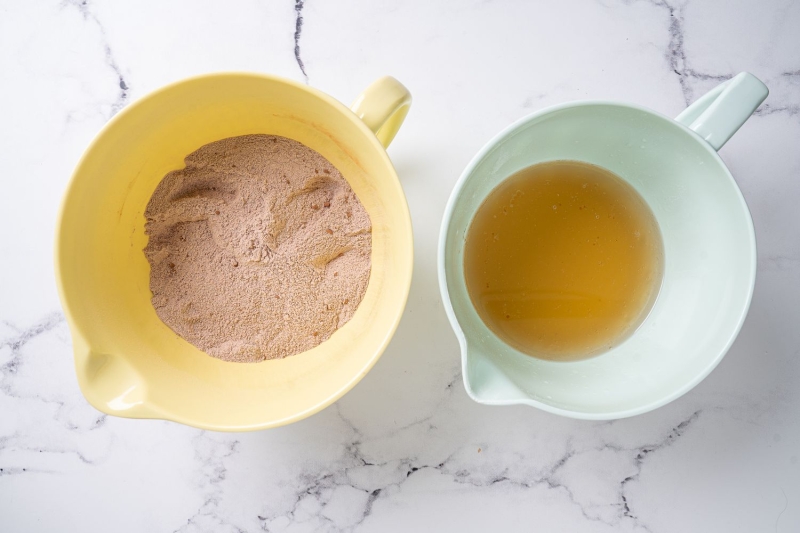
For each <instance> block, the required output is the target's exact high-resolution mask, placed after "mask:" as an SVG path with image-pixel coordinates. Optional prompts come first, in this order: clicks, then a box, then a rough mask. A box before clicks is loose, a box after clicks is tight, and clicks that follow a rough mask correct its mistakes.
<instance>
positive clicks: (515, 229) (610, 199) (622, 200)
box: [464, 161, 664, 361]
mask: <svg viewBox="0 0 800 533" xmlns="http://www.w3.org/2000/svg"><path fill="white" fill-rule="evenodd" d="M663 270H664V252H663V245H662V240H661V233H660V231H659V228H658V223H657V222H656V219H655V216H654V215H653V213H652V211H651V210H650V207H649V206H648V205H647V203H646V202H645V200H644V199H643V198H642V197H641V196H640V195H639V193H637V192H636V190H635V189H634V188H633V187H632V186H631V185H630V184H628V183H627V182H626V181H625V180H623V179H622V178H620V177H619V176H617V175H616V174H614V173H612V172H610V171H608V170H606V169H603V168H601V167H598V166H595V165H591V164H588V163H583V162H578V161H551V162H547V163H540V164H537V165H533V166H530V167H527V168H525V169H523V170H520V171H519V172H517V173H515V174H513V175H512V176H510V177H509V178H507V179H506V180H504V181H503V182H502V183H500V185H498V186H497V187H496V188H495V189H494V190H493V191H492V192H491V193H490V194H489V195H488V196H487V197H486V199H485V200H484V202H483V203H482V204H481V206H480V207H479V208H478V210H477V212H476V213H475V216H474V217H473V219H472V222H471V224H470V227H469V230H468V231H467V235H466V242H465V249H464V277H465V279H466V284H467V290H468V292H469V295H470V298H471V300H472V304H473V306H474V307H475V309H476V311H477V312H478V315H479V316H480V317H481V319H482V320H483V322H484V323H485V324H486V326H487V327H488V328H489V329H490V330H492V331H493V332H494V333H495V334H496V335H497V336H498V337H499V338H500V339H501V340H503V341H504V342H505V343H507V344H509V345H510V346H513V347H514V348H516V349H517V350H519V351H521V352H523V353H526V354H528V355H531V356H534V357H537V358H541V359H547V360H554V361H573V360H579V359H585V358H588V357H593V356H596V355H599V354H601V353H604V352H605V351H607V350H609V349H611V348H613V347H614V346H616V345H618V344H620V343H621V342H622V341H624V340H625V339H626V338H628V337H629V336H630V335H631V334H632V333H633V332H634V331H635V330H636V328H637V327H638V326H639V325H640V324H641V323H642V321H643V320H644V318H645V317H646V316H647V314H648V312H649V311H650V309H651V308H652V306H653V303H654V302H655V299H656V296H657V295H658V290H659V288H660V285H661V279H662V276H663Z"/></svg>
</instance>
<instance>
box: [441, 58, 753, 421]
mask: <svg viewBox="0 0 800 533" xmlns="http://www.w3.org/2000/svg"><path fill="white" fill-rule="evenodd" d="M767 94H768V90H767V88H766V86H764V84H763V83H761V82H760V81H759V80H758V79H757V78H755V77H754V76H752V75H751V74H748V73H742V74H739V75H738V76H736V77H735V78H733V79H731V80H728V81H727V82H725V83H723V84H722V85H720V86H719V87H717V88H716V89H714V90H712V91H711V92H710V93H708V94H707V95H705V96H703V97H702V98H700V99H699V100H698V101H697V102H695V103H694V104H692V106H690V107H689V108H688V109H686V110H685V111H684V112H683V113H681V115H680V116H678V118H677V119H675V120H673V119H671V118H668V117H665V116H663V115H660V114H658V113H656V112H654V111H651V110H648V109H645V108H642V107H638V106H634V105H629V104H621V103H612V102H591V101H590V102H576V103H568V104H563V105H559V106H555V107H551V108H548V109H544V110H542V111H540V112H538V113H534V114H532V115H529V116H527V117H525V118H523V119H521V120H519V121H518V122H516V123H514V124H512V125H511V126H509V127H508V128H507V129H506V130H505V131H503V132H501V133H500V134H499V135H497V136H496V137H495V138H494V139H492V140H491V141H489V143H488V144H487V145H486V146H484V148H483V149H482V150H481V151H480V152H479V153H478V154H477V155H476V156H475V158H474V159H473V160H472V162H470V164H469V165H468V166H467V168H466V170H465V171H464V173H463V174H462V176H461V178H460V179H459V180H458V183H457V184H456V187H455V189H454V190H453V193H452V196H451V197H450V200H449V202H448V204H447V208H446V211H445V215H444V220H443V222H442V229H441V234H440V242H439V284H440V289H441V291H442V299H443V302H444V305H445V310H446V312H447V315H448V317H449V319H450V323H451V324H452V326H453V330H454V331H455V333H456V336H457V337H458V340H459V342H460V344H461V356H462V368H463V378H464V385H465V387H466V390H467V392H468V394H469V395H470V397H472V398H473V399H474V400H475V401H477V402H480V403H484V404H491V405H510V404H525V405H532V406H534V407H538V408H540V409H544V410H546V411H550V412H552V413H556V414H560V415H565V416H570V417H574V418H584V419H592V420H602V419H615V418H623V417H628V416H632V415H636V414H640V413H644V412H647V411H650V410H652V409H655V408H657V407H659V406H661V405H664V404H666V403H668V402H670V401H672V400H674V399H675V398H678V397H679V396H681V395H682V394H684V393H686V392H687V391H688V390H690V389H691V388H692V387H694V386H695V385H697V384H698V383H699V382H700V381H701V380H702V379H703V378H705V377H706V376H707V375H708V374H709V373H710V372H711V371H712V370H713V369H714V367H715V366H716V365H717V364H718V363H719V362H720V360H721V359H722V357H723V356H724V355H725V353H726V352H727V351H728V349H729V348H730V346H731V344H732V343H733V341H734V339H735V338H736V335H737V334H738V332H739V329H740V328H741V326H742V323H743V322H744V319H745V316H746V315H747V310H748V307H749V305H750V299H751V296H752V293H753V286H754V284H755V276H756V243H755V233H754V230H753V222H752V219H751V218H750V213H749V211H748V209H747V205H746V204H745V201H744V198H743V197H742V194H741V192H740V191H739V188H738V187H737V186H736V182H735V181H734V179H733V177H732V176H731V174H730V172H729V171H728V169H727V168H726V167H725V164H724V163H723V162H722V160H721V159H720V157H719V155H717V150H718V149H719V148H720V147H721V146H722V145H723V144H725V142H726V141H727V140H728V139H729V138H730V137H731V135H733V134H734V133H735V132H736V130H737V129H739V127H740V126H741V125H742V124H743V123H744V122H745V121H746V120H747V118H748V117H749V116H750V115H751V114H752V113H753V111H755V109H756V108H757V107H758V106H759V104H761V102H762V101H763V100H764V99H765V98H766V97H767ZM554 160H575V161H584V162H587V163H592V164H595V165H599V166H602V167H604V168H607V169H609V170H611V171H612V172H614V173H615V174H617V175H619V176H620V177H622V178H623V179H625V180H626V181H627V182H628V183H630V184H631V185H632V186H633V187H634V188H635V189H636V190H637V191H638V192H639V193H640V194H641V195H642V197H643V198H644V199H645V201H646V202H647V203H648V204H649V205H650V207H651V208H652V210H653V213H654V215H655V217H656V219H657V221H658V224H659V227H660V229H661V233H662V237H663V241H664V254H665V267H664V279H663V283H662V287H661V290H660V292H659V295H658V298H657V300H656V302H655V304H654V306H653V309H652V310H651V312H650V314H649V315H648V317H647V319H646V320H645V321H644V322H643V323H642V325H641V326H640V327H639V328H638V329H637V330H636V332H635V333H634V334H633V335H632V336H631V337H629V338H628V339H627V340H626V341H625V342H623V343H622V344H621V345H619V346H617V347H616V348H613V349H612V350H610V351H608V352H606V353H604V354H602V355H600V356H597V357H594V358H591V359H586V360H582V361H574V362H553V361H545V360H540V359H536V358H533V357H529V356H527V355H525V354H523V353H521V352H519V351H517V350H516V349H514V348H512V347H511V346H509V345H507V344H505V343H504V342H503V341H502V340H500V339H499V338H498V337H497V336H495V334H494V333H492V331H491V330H489V328H487V327H486V325H485V324H484V323H483V321H482V320H481V319H480V317H479V316H478V314H477V312H476V311H475V309H474V308H473V306H472V303H471V301H470V297H469V294H468V293H467V289H466V285H465V282H464V268H463V254H464V241H465V233H466V231H467V229H468V227H469V224H470V222H471V220H472V218H473V216H474V214H475V212H476V210H477V209H478V207H479V206H480V205H481V203H482V202H483V200H484V199H485V198H486V196H487V195H488V194H489V193H490V192H491V191H492V190H493V189H494V188H495V187H496V186H497V185H498V184H499V183H500V182H501V181H503V180H504V179H506V178H507V177H508V176H510V175H511V174H513V173H515V172H517V171H518V170H520V169H522V168H524V167H527V166H530V165H533V164H536V163H542V162H545V161H554ZM520 245H524V243H521V244H520Z"/></svg>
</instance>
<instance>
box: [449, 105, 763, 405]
mask: <svg viewBox="0 0 800 533" xmlns="http://www.w3.org/2000/svg"><path fill="white" fill-rule="evenodd" d="M579 107H617V108H623V109H629V110H634V111H639V112H643V113H646V114H648V115H651V116H652V117H654V118H656V119H658V120H661V121H665V122H668V123H669V124H671V125H673V126H676V127H678V128H679V129H680V130H682V131H683V132H684V133H686V134H687V135H689V136H690V137H692V138H693V139H694V140H695V141H696V142H698V143H700V144H701V145H702V146H703V148H704V149H705V150H706V152H707V153H708V154H709V155H710V156H711V157H712V158H713V159H714V160H715V161H716V163H717V164H718V165H719V167H720V168H721V170H722V171H723V173H724V175H725V176H726V178H727V180H728V183H729V185H730V186H731V187H732V189H733V191H734V192H735V194H736V197H737V199H738V201H739V207H740V208H741V213H742V216H743V218H744V219H745V222H746V226H747V230H748V231H747V233H748V242H747V244H748V247H749V250H750V263H749V265H748V267H749V274H750V275H749V279H748V285H749V286H748V292H747V299H746V300H745V302H744V305H743V306H742V309H741V310H740V312H739V316H738V317H737V321H736V327H734V328H732V329H731V331H730V334H729V336H728V338H727V340H726V341H725V344H724V346H723V347H722V348H721V349H720V350H719V353H717V354H716V355H715V356H714V357H713V358H712V359H711V360H710V361H709V362H708V364H707V365H706V366H705V367H704V368H702V369H701V370H700V372H698V373H697V374H696V375H695V376H694V377H693V378H692V379H690V380H689V381H687V382H686V383H685V384H684V385H683V386H681V387H678V388H677V389H675V390H674V391H672V392H670V393H668V394H665V395H663V396H662V397H661V398H658V399H656V400H653V401H651V402H648V403H646V404H643V405H640V406H638V407H634V408H630V409H623V410H618V411H604V412H585V411H577V410H573V409H565V408H562V407H556V406H554V405H550V404H547V403H544V402H541V401H539V400H534V399H530V398H523V399H512V400H503V399H499V400H484V399H480V398H478V397H477V396H476V394H475V392H474V391H473V390H472V388H471V386H470V383H469V378H468V371H467V359H468V345H467V339H466V335H465V334H464V331H463V329H462V328H461V325H460V323H459V322H458V318H457V317H456V314H455V311H454V309H453V304H452V301H451V300H450V291H449V289H448V287H447V272H446V269H445V252H446V248H447V232H448V229H449V227H450V221H451V220H452V216H453V211H454V210H455V204H456V200H457V199H458V198H459V196H460V195H461V192H462V189H463V188H464V185H465V183H466V182H467V180H468V179H469V176H470V175H471V174H472V173H473V171H474V170H475V167H476V166H477V165H478V164H480V162H481V161H483V159H484V158H485V157H486V156H487V155H488V154H489V153H490V152H491V151H492V150H493V149H494V148H495V147H496V146H497V145H498V144H499V143H500V142H501V141H503V140H505V139H507V138H509V137H511V136H512V135H514V134H515V133H516V132H517V131H518V130H520V129H522V128H523V127H525V126H526V125H528V124H529V123H530V122H532V121H534V120H536V119H539V118H541V117H543V116H545V115H548V114H551V113H555V112H557V111H562V110H564V109H570V108H579ZM757 260H758V253H757V248H756V235H755V227H754V226H753V218H752V215H751V214H750V210H749V208H748V206H747V202H746V201H745V198H744V195H743V194H742V191H741V189H740V188H739V186H738V184H737V183H736V180H735V179H734V178H733V175H732V174H731V172H730V170H729V169H728V167H727V166H726V165H725V163H724V162H723V161H722V158H721V157H720V156H719V153H718V152H717V151H716V150H714V148H712V146H711V145H710V144H709V143H708V142H706V140H705V139H703V138H702V137H700V136H699V135H698V134H697V133H696V132H695V131H693V130H692V129H690V128H689V127H687V126H686V125H684V124H682V123H680V122H678V121H677V120H675V119H672V118H670V117H668V116H666V115H664V114H662V113H659V112H657V111H654V110H652V109H649V108H647V107H644V106H640V105H636V104H630V103H626V102H618V101H614V100H575V101H570V102H564V103H561V104H556V105H552V106H548V107H545V108H543V109H540V110H538V111H535V112H533V113H530V114H528V115H525V116H523V117H522V118H519V119H517V120H516V121H514V122H512V123H511V124H510V125H508V126H506V127H505V128H503V129H502V130H501V131H500V132H499V133H497V134H495V135H494V136H493V137H492V138H491V139H489V140H488V141H487V142H486V143H485V144H484V145H483V146H482V147H481V149H480V150H479V151H478V152H477V153H476V154H475V156H473V158H472V159H471V160H470V162H469V163H468V164H467V166H466V168H465V169H464V170H463V172H462V173H461V175H460V176H459V178H458V180H457V181H456V183H455V185H454V187H453V190H452V192H451V193H450V197H449V198H448V200H447V205H446V207H445V210H444V214H443V216H442V224H441V227H440V230H439V243H438V251H437V262H436V264H437V269H438V279H439V290H440V292H441V296H442V303H443V305H444V310H445V313H446V314H447V318H448V320H449V321H450V326H451V327H452V329H453V332H454V333H455V335H456V338H457V339H458V343H459V347H460V349H461V375H462V379H463V381H464V388H465V389H466V390H467V394H468V395H469V397H470V398H472V399H473V400H474V401H476V402H478V403H482V404H485V405H517V404H522V405H530V406H532V407H536V408H538V409H541V410H543V411H546V412H549V413H553V414H556V415H561V416H565V417H568V418H575V419H580V420H617V419H621V418H628V417H631V416H635V415H639V414H644V413H647V412H649V411H652V410H654V409H657V408H659V407H662V406H664V405H666V404H668V403H670V402H672V401H673V400H676V399H678V398H680V397H681V396H683V395H684V394H686V393H687V392H689V391H690V390H692V389H693V388H694V387H695V386H697V385H698V384H699V383H700V382H701V381H703V380H704V379H705V378H706V377H707V376H708V375H709V374H710V373H711V372H712V371H713V370H714V369H715V368H716V367H717V365H718V364H719V363H720V361H722V358H723V357H724V356H725V354H727V353H728V350H730V348H731V346H732V345H733V343H734V341H735V340H736V337H737V336H738V335H739V332H740V331H741V329H742V326H743V325H744V321H745V319H746V318H747V313H748V310H749V309H750V304H751V303H752V299H753V291H754V289H755V282H756V273H757Z"/></svg>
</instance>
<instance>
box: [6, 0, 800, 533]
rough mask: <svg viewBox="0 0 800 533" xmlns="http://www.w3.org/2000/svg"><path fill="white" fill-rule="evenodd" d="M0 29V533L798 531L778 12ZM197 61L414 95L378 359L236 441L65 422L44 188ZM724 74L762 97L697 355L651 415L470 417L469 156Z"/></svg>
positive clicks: (793, 117) (785, 55)
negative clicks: (728, 291)
mask: <svg viewBox="0 0 800 533" xmlns="http://www.w3.org/2000/svg"><path fill="white" fill-rule="evenodd" d="M0 13H2V16H0V39H2V43H3V46H0V65H2V67H3V73H4V75H5V76H6V78H5V83H3V84H2V89H0V91H2V92H1V93H0V94H2V96H3V98H0V116H3V117H4V120H3V125H2V126H0V141H2V146H3V150H2V151H0V168H2V169H3V173H2V178H0V179H2V184H3V187H4V190H3V194H2V195H0V273H2V274H3V275H2V276H1V277H0V531H4V532H5V531H10V532H17V531H25V532H29V531H54V530H59V531H80V532H91V531H107V530H108V529H109V528H113V529H114V530H115V531H120V532H124V531H166V532H170V531H178V532H200V531H215V532H217V531H220V532H239V531H248V532H249V531H270V532H280V531H286V532H303V531H331V532H334V531H335V532H339V531H342V532H371V531H381V532H387V531H388V532H390V531H410V530H411V531H413V530H417V531H451V530H452V531H455V530H458V531H487V530H508V531H516V530H524V531H528V530H543V531H576V532H610V531H627V532H653V533H659V532H669V531H725V532H729V531H776V532H781V533H782V532H793V531H798V530H800V465H799V464H798V456H800V453H799V452H798V450H800V416H799V415H800V392H798V391H800V387H798V386H797V384H798V382H800V350H799V349H798V346H800V331H798V328H797V324H798V322H800V309H799V308H798V306H797V302H798V301H800V249H799V248H798V246H797V242H798V234H797V230H796V228H797V227H800V215H798V210H797V205H798V203H799V202H800V152H798V150H797V146H798V141H800V120H798V117H800V56H799V55H798V54H797V50H800V34H798V33H797V32H796V31H795V29H796V28H797V27H798V25H799V24H800V4H798V3H797V2H792V1H788V0H787V1H780V0H770V1H768V2H756V1H754V0H740V1H738V2H735V3H731V2H726V1H723V0H704V1H701V0H685V1H678V0H660V1H658V0H566V1H555V0H553V1H545V2H539V3H527V2H515V1H500V0H496V1H490V2H484V1H471V2H458V3H455V2H452V3H451V2H422V1H416V0H415V1H410V2H395V1H392V0H381V1H375V2H358V1H356V0H336V1H332V2H320V1H314V0H283V1H280V2H277V1H276V2H253V1H247V0H237V1H235V2H230V3H210V4H197V3H194V2H187V1H185V0H169V1H166V2H141V3H136V4H135V5H134V4H127V5H126V4H123V3H115V2H109V1H105V0H94V1H90V0H83V1H81V0H77V1H76V0H68V1H63V2H61V1H53V2H36V3H34V2H30V3H27V2H26V3H14V2H5V3H3V4H2V5H0ZM220 70H252V71H257V72H269V73H274V74H278V75H281V76H285V77H288V78H292V79H295V80H298V81H300V82H304V83H310V84H311V85H313V86H314V87H317V88H319V89H321V90H323V91H326V92H328V93H330V94H332V95H333V96H334V97H336V98H339V99H341V100H342V101H344V102H346V103H347V102H350V101H352V100H353V99H354V98H355V96H356V95H357V94H358V92H359V91H360V90H362V89H363V88H364V87H365V86H366V85H367V84H368V83H369V82H371V81H372V80H373V79H375V78H377V77H379V76H381V75H384V74H391V75H393V76H395V77H397V78H398V79H400V80H401V81H403V83H405V84H406V85H407V86H408V87H409V88H410V90H411V91H412V93H413V95H414V99H415V100H414V105H413V107H412V110H411V113H410V115H409V117H408V119H407V121H406V124H404V126H403V128H402V130H401V131H400V133H399V135H398V136H397V138H396V140H395V141H394V143H393V144H392V147H391V148H390V150H389V153H390V156H391V157H392V159H393V161H394V164H395V166H396V168H397V169H398V174H399V175H400V178H401V181H402V183H403V187H404V189H405V191H406V194H407V196H408V199H409V206H410V209H411V213H412V218H413V220H414V232H415V235H414V237H415V265H414V266H415V273H414V280H413V284H412V288H411V294H410V297H409V303H408V307H407V309H406V312H405V314H404V317H403V320H402V322H401V324H400V327H399V328H398V331H397V333H396V335H395V337H394V339H393V341H392V343H391V344H390V346H389V348H388V349H387V351H386V352H385V354H384V355H383V357H382V358H381V360H380V361H379V362H378V364H377V365H376V366H375V367H374V368H373V370H372V371H371V372H370V373H369V374H368V375H367V376H366V378H365V379H364V380H363V381H362V382H361V383H359V385H358V386H357V387H356V388H354V389H353V390H352V391H351V392H350V393H348V394H347V395H346V396H345V397H343V398H342V399H341V400H340V401H339V402H337V403H336V404H335V405H333V406H331V407H329V408H328V409H326V410H324V411H322V412H321V413H319V414H317V415H315V416H313V417H311V418H309V419H306V420H303V421H301V422H298V423H296V424H293V425H290V426H287V427H283V428H278V429H275V430H270V431H264V432H257V433H246V434H224V433H214V432H208V431H201V430H197V429H193V428H188V427H183V426H179V425H177V424H173V423H169V422H164V421H155V420H152V421H148V420H125V419H119V418H114V417H108V416H105V415H103V414H101V413H99V412H97V411H96V410H94V409H93V408H92V407H90V406H89V405H88V404H87V403H86V401H85V400H84V399H83V397H82V396H81V394H80V391H79V390H78V386H77V381H76V378H75V373H74V368H73V364H72V354H71V342H70V336H69V331H68V328H67V325H66V323H65V321H64V317H63V314H62V312H61V311H60V306H59V302H58V299H57V295H56V290H55V285H54V281H53V272H52V266H51V265H52V247H51V243H52V239H53V231H54V225H55V218H56V212H57V209H58V205H59V201H60V197H61V194H62V192H63V190H64V187H65V186H66V183H67V180H68V178H69V174H70V172H71V170H72V168H73V167H74V165H75V163H76V162H77V160H78V158H79V157H80V155H81V153H82V152H83V150H84V149H85V147H86V146H87V145H88V143H89V142H90V141H91V139H92V138H93V137H94V135H95V134H96V133H97V131H98V130H99V129H100V128H101V127H102V126H103V124H104V123H105V122H106V121H107V120H109V119H110V118H111V117H112V116H113V115H114V114H116V113H117V112H118V111H119V110H120V109H122V108H123V107H124V106H125V105H127V104H128V103H130V102H131V101H133V100H135V99H136V98H139V97H141V96H143V95H144V94H146V93H147V92H149V91H151V90H154V89H156V88H158V87H160V86H162V85H164V84H166V83H170V82H172V81H175V80H178V79H180V78H183V77H186V76H191V75H196V74H201V73H204V72H213V71H220ZM742 70H748V71H751V72H753V73H754V74H756V75H757V76H758V77H760V78H761V79H762V80H764V82H765V83H766V84H767V85H768V86H769V88H770V91H771V94H770V97H769V98H768V100H767V101H766V102H765V103H764V104H763V105H762V106H761V108H759V110H758V111H757V112H756V114H755V116H754V117H753V118H752V119H751V120H750V121H749V122H748V123H747V124H746V125H745V126H744V127H743V128H742V129H741V130H740V131H739V132H738V133H737V134H736V135H735V136H734V137H733V138H732V139H731V141H730V142H729V143H728V144H727V145H726V146H725V147H724V148H723V150H722V151H721V155H722V157H723V159H724V160H725V161H726V163H727V164H728V166H729V167H730V169H731V171H732V173H733V175H734V176H735V177H736V179H737V181H738V183H739V185H740V187H741V188H742V190H743V193H744V195H745V198H746V199H747V202H748V205H749V207H750V210H751V212H752V214H753V218H754V221H755V225H756V231H757V237H758V247H759V271H758V275H759V277H758V281H757V287H756V292H755V295H754V299H753V304H752V307H751V311H750V314H749V316H748V319H747V322H746V323H745V325H744V328H743V329H742V332H741V334H740V337H739V339H738V340H737V342H736V343H735V344H734V346H733V348H732V349H731V351H730V353H729V354H728V355H727V356H726V358H725V360H724V361H723V362H722V364H721V365H720V366H719V367H718V368H717V369H716V370H715V371H714V372H713V373H712V374H711V376H709V378H707V379H706V380H705V381H704V382H703V383H702V384H700V385H699V386H698V387H697V388H696V389H694V390H693V391H691V392H690V393H689V394H687V395H685V396H684V397H682V398H680V399H679V400H677V401H676V402H674V403H672V404H670V405H668V406H665V407H663V408H661V409H658V410H657V411H654V412H652V413H648V414H646V415H642V416H639V417H635V418H632V419H626V420H620V421H614V422H603V423H600V422H580V421H574V420H567V419H563V418H559V417H555V416H551V415H548V414H545V413H542V412H539V411H536V410H533V409H530V408H525V407H507V408H491V407H486V406H481V405H477V404H475V403H473V402H471V401H470V400H469V399H468V398H467V396H466V394H465V392H464V390H463V385H462V383H461V373H460V360H459V354H458V345H457V342H456V340H455V338H454V336H453V335H452V333H451V330H450V328H449V325H448V323H447V320H446V317H445V315H444V312H443V310H442V305H441V302H440V301H439V293H438V288H437V281H436V271H435V257H436V239H437V235H436V233H437V231H438V227H439V223H440V220H441V215H442V212H443V209H444V205H445V202H446V200H447V197H448V195H449V193H450V190H451V188H452V186H453V184H454V182H455V180H456V179H457V177H458V175H459V174H460V172H461V170H462V169H463V167H464V166H465V165H466V163H467V162H468V161H469V159H470V158H471V157H472V155H473V154H474V153H475V151H476V150H478V149H479V148H480V146H481V145H482V144H483V143H484V142H486V141H487V140H488V139H489V138H490V137H491V136H493V135H494V134H495V133H496V132H497V131H499V129H501V128H502V127H504V126H505V125H507V124H508V123H510V122H511V121H512V120H515V119H517V118H519V117H521V116H523V115H524V114H527V113H530V112H532V111H535V110H537V109H540V108H542V107H545V106H547V105H552V104H556V103H560V102H563V101H568V100H574V99H580V98H608V99H615V100H624V101H631V102H634V103H638V104H641V105H646V106H649V107H651V108H653V109H656V110H658V111H660V112H663V113H667V114H670V115H673V116H674V115H677V114H678V113H679V112H680V111H681V110H682V109H683V108H684V107H685V106H686V105H687V104H688V103H690V102H691V101H693V100H694V99H696V98H697V97H699V96H700V95H702V94H703V93H704V92H705V91H707V90H709V89H711V88H713V87H714V86H715V85H716V84H718V83H719V82H721V81H724V80H725V79H728V78H729V77H731V76H733V75H734V74H736V73H737V72H739V71H742Z"/></svg>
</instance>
